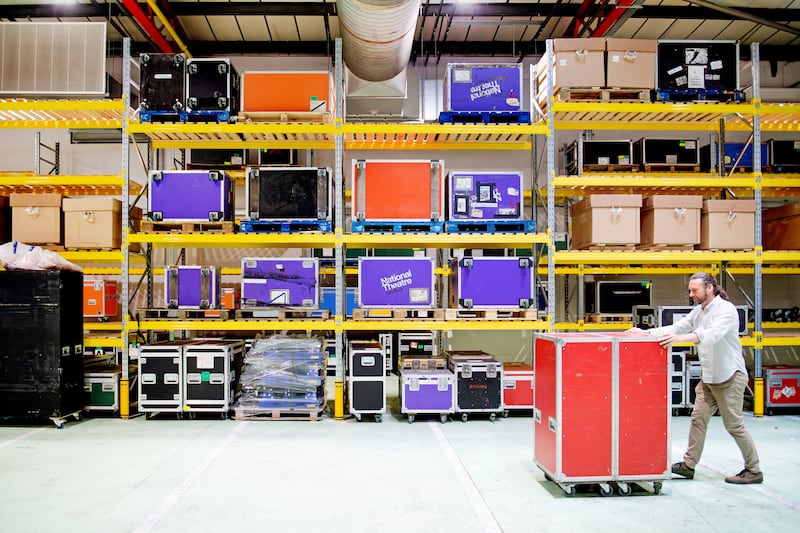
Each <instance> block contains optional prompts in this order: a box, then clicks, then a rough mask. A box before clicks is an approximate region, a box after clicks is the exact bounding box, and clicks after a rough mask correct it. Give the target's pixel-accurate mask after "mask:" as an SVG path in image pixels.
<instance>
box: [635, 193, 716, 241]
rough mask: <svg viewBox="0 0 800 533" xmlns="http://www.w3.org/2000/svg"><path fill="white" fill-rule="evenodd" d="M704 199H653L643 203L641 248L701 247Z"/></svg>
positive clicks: (688, 197)
mask: <svg viewBox="0 0 800 533" xmlns="http://www.w3.org/2000/svg"><path fill="white" fill-rule="evenodd" d="M702 208H703V197H702V196H652V197H649V198H645V199H644V209H642V244H666V245H686V244H691V245H695V244H700V210H701V209H702Z"/></svg>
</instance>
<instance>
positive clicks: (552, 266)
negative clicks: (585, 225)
mask: <svg viewBox="0 0 800 533" xmlns="http://www.w3.org/2000/svg"><path fill="white" fill-rule="evenodd" d="M545 58H546V61H547V128H548V133H547V319H548V321H549V322H550V331H555V329H556V298H555V295H556V263H555V254H556V246H555V240H554V239H555V235H554V231H555V226H556V207H555V188H554V187H553V180H554V179H555V177H556V170H555V165H556V128H555V115H554V114H553V103H554V102H555V98H553V91H554V87H553V77H554V76H555V72H554V65H553V40H552V39H547V43H546V49H545Z"/></svg>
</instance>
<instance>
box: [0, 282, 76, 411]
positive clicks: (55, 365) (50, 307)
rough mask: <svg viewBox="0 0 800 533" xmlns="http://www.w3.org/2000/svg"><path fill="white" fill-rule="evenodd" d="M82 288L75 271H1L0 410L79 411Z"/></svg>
mask: <svg viewBox="0 0 800 533" xmlns="http://www.w3.org/2000/svg"><path fill="white" fill-rule="evenodd" d="M82 292H83V275H82V274H81V273H79V272H72V271H65V270H44V271H22V270H17V271H0V416H2V417H11V418H32V419H38V418H50V419H51V420H53V422H54V423H55V424H56V426H57V427H62V426H63V424H64V419H65V418H66V417H67V416H69V415H73V416H75V418H76V419H77V418H79V417H80V412H81V410H82V409H83V400H84V396H83V298H82Z"/></svg>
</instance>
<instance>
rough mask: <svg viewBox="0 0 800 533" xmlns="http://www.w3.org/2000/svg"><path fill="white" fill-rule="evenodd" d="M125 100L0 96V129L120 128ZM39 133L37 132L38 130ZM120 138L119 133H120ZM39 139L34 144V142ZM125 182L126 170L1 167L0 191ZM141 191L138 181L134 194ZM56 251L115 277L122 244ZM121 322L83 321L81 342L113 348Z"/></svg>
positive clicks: (93, 189)
mask: <svg viewBox="0 0 800 533" xmlns="http://www.w3.org/2000/svg"><path fill="white" fill-rule="evenodd" d="M124 114H125V104H124V102H123V100H121V99H100V100H29V99H24V98H20V99H2V100H0V128H8V129H20V130H35V131H36V132H37V134H38V132H39V131H41V130H54V129H67V128H71V129H89V130H92V129H120V128H121V127H122V124H123V116H124ZM37 136H38V135H37ZM120 138H121V137H120ZM38 142H39V141H38V139H37V143H38ZM125 186H126V177H125V175H124V172H121V173H120V174H115V175H52V174H48V175H41V174H35V173H33V172H0V194H3V195H6V194H10V193H12V192H30V193H33V192H36V193H48V192H53V193H59V194H61V195H62V196H94V195H98V196H100V195H102V196H119V195H121V194H123V190H124V188H125ZM140 190H141V188H140V187H138V186H137V185H136V184H133V185H132V186H131V187H130V191H131V193H132V194H138V192H139V191H140ZM60 255H61V256H62V257H63V258H64V259H67V260H68V261H71V262H73V263H76V264H79V265H81V266H82V267H83V271H84V273H85V274H103V275H114V276H119V275H120V274H121V273H122V264H123V260H124V253H123V251H122V249H119V250H110V251H66V252H60ZM123 330H124V328H123V325H122V323H120V322H97V323H95V322H86V323H85V324H84V331H86V332H88V334H85V335H84V346H86V347H94V348H101V347H102V348H117V349H121V348H122V347H123V346H124V342H123Z"/></svg>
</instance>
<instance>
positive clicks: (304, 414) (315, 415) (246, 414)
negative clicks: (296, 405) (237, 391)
mask: <svg viewBox="0 0 800 533" xmlns="http://www.w3.org/2000/svg"><path fill="white" fill-rule="evenodd" d="M324 414H325V407H324V406H323V407H321V408H319V409H313V410H303V409H293V410H288V411H284V410H281V409H264V408H261V407H234V408H233V419H234V420H310V421H313V422H316V421H318V420H320V419H321V418H322V416H323V415H324Z"/></svg>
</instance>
